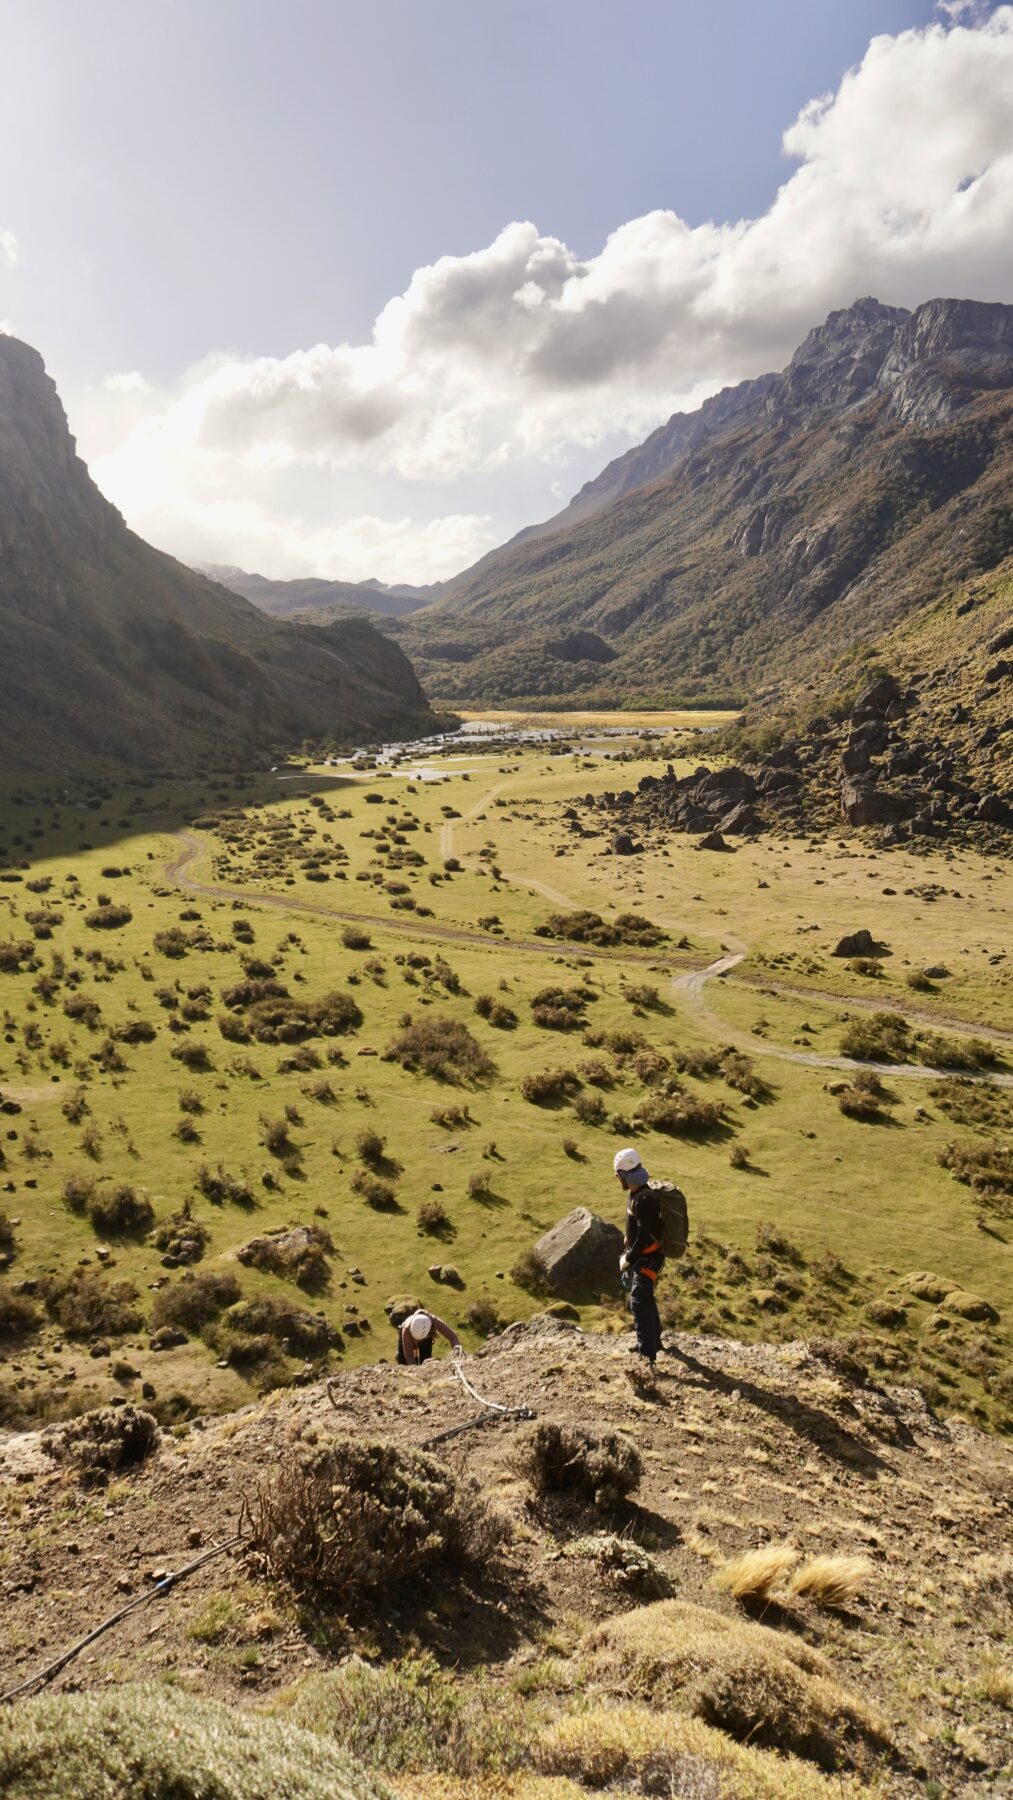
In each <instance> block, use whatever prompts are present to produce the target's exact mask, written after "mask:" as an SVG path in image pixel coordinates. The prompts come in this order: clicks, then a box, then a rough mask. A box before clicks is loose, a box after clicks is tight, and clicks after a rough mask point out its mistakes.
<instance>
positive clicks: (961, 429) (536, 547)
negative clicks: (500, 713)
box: [385, 299, 1013, 705]
mask: <svg viewBox="0 0 1013 1800" xmlns="http://www.w3.org/2000/svg"><path fill="white" fill-rule="evenodd" d="M1011 474H1013V307H1010V306H1004V305H990V304H984V303H980V302H976V301H968V300H946V299H942V300H930V301H927V302H926V303H925V304H924V305H922V306H919V307H917V308H916V309H915V310H914V311H908V310H907V309H905V308H903V307H894V306H884V305H882V304H881V303H880V302H879V301H877V300H874V299H863V300H859V301H857V302H856V303H855V304H854V305H853V306H851V307H849V308H847V309H846V310H844V311H840V312H835V313H831V314H830V316H829V318H828V319H827V320H826V321H825V322H824V323H823V324H822V325H820V326H819V327H817V328H816V329H815V330H813V331H812V332H810V334H809V336H808V337H807V338H806V340H805V342H804V343H803V344H802V345H801V346H800V348H799V349H798V350H797V351H796V353H795V355H794V356H793V357H792V359H791V361H790V363H789V365H788V367H787V368H786V369H785V370H784V371H783V372H782V373H781V374H771V375H762V376H760V377H759V378H758V379H756V380H752V381H745V382H742V383H740V384H739V385H738V386H736V387H733V388H728V389H725V390H724V391H723V392H722V393H720V394H717V395H715V396H714V397H713V398H712V399H710V400H708V401H707V402H705V404H704V405H703V406H702V407H701V408H700V409H699V410H698V411H696V412H693V413H677V414H676V415H674V417H673V418H671V419H670V420H669V421H668V423H667V424H666V425H664V426H662V427H661V428H660V429H659V430H658V431H656V432H654V433H653V435H652V436H651V437H649V438H648V439H647V441H646V442H645V443H644V444H641V445H639V446H638V447H637V448H635V449H633V450H630V451H629V452H628V453H627V454H626V455H625V456H622V457H620V458H619V459H618V460H617V461H615V462H613V463H611V464H610V465H609V466H608V468H606V469H605V470H604V471H603V472H602V474H601V475H599V476H598V477H597V478H596V479H595V480H594V481H592V482H589V483H588V484H587V485H586V486H585V487H583V488H582V489H581V490H580V492H579V493H578V494H577V495H576V496H575V498H574V499H573V500H572V501H571V503H570V505H569V506H568V507H566V508H565V510H564V511H563V512H562V513H560V514H559V515H558V516H557V517H555V518H553V519H550V520H549V521H547V522H546V523H545V524H543V525H540V526H537V527H535V528H533V529H529V530H527V531H525V532H522V533H521V534H520V535H519V536H518V537H516V538H514V539H513V540H512V541H511V542H510V543H508V544H506V545H504V546H503V547H502V548H500V549H499V550H495V551H493V552H491V553H490V554H488V555H487V556H485V557H484V558H483V559H482V560H481V561H480V562H478V563H476V564H475V565H474V567H473V568H471V569H469V570H467V571H465V572H464V573H463V574H461V575H459V576H457V577H456V578H455V579H454V580H453V581H451V582H449V583H448V584H446V585H445V586H444V587H443V589H442V591H441V592H440V594H439V595H438V597H437V598H436V599H435V600H434V602H433V604H431V605H429V606H427V607H425V608H424V609H423V610H420V611H418V612H416V613H414V614H413V615H412V616H411V617H409V618H407V619H404V620H401V621H397V622H392V623H391V624H390V625H388V626H387V627H385V629H388V630H391V631H392V632H394V633H396V635H397V637H398V640H399V641H400V643H401V644H402V645H403V646H404V648H405V649H406V651H407V652H408V654H409V656H410V657H411V658H412V660H413V662H414V664H415V666H416V668H417V669H418V670H419V673H420V675H421V677H422V679H423V680H424V681H425V682H426V684H427V687H428V688H429V691H430V692H432V693H435V694H438V695H439V696H440V697H441V699H444V700H447V701H450V702H451V703H452V702H453V701H454V700H455V699H456V700H461V701H464V700H468V701H472V702H482V703H489V702H495V701H499V702H503V701H512V702H514V703H517V702H520V701H525V700H529V701H531V700H533V701H536V702H539V703H544V701H545V700H546V699H554V698H558V697H559V696H562V695H572V694H574V693H579V695H580V698H581V704H587V703H589V702H592V701H594V702H598V703H608V704H613V705H615V704H621V703H624V702H638V701H639V702H643V701H645V700H654V701H659V702H668V703H687V704H690V705H693V704H696V705H702V704H712V705H718V704H722V703H724V704H732V705H734V704H740V703H742V702H743V701H745V700H747V699H755V698H756V697H757V696H758V695H762V694H764V693H773V692H774V691H775V690H777V689H779V688H781V687H782V686H783V684H784V683H785V682H786V681H787V682H791V681H797V680H800V679H806V678H808V677H812V676H815V675H817V674H819V673H820V672H824V671H826V669H827V668H828V667H830V666H831V665H832V664H834V663H835V662H836V661H837V660H838V659H839V658H840V657H841V656H847V655H849V654H853V653H855V652H856V651H857V650H858V649H859V648H860V647H861V646H862V645H863V644H868V643H870V642H875V641H876V640H877V639H878V638H879V637H880V636H881V635H882V634H883V633H884V632H886V631H889V630H891V629H892V628H893V627H895V626H897V625H898V624H899V623H900V622H901V621H903V620H904V619H906V618H908V617H910V616H911V615H912V614H914V613H916V612H917V610H918V609H919V608H920V607H922V606H924V605H926V604H927V603H929V602H931V601H933V600H935V599H936V598H937V597H938V596H939V594H940V593H942V592H945V591H947V590H950V589H953V588H955V587H956V586H957V585H959V584H960V583H961V582H964V581H966V580H968V579H970V578H973V577H976V576H979V575H981V574H983V573H985V572H987V571H989V570H993V569H996V568H997V567H998V566H999V565H1000V564H1001V563H1002V562H1003V560H1004V559H1005V558H1006V557H1007V556H1009V554H1010V552H1011V551H1013V505H1011V496H1010V485H1011Z"/></svg>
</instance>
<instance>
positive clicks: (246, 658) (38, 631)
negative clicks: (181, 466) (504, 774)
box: [0, 337, 433, 778]
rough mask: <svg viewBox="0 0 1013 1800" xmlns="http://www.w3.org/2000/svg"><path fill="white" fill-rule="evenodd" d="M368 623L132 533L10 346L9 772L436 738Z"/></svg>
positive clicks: (4, 618) (5, 711)
mask: <svg viewBox="0 0 1013 1800" xmlns="http://www.w3.org/2000/svg"><path fill="white" fill-rule="evenodd" d="M432 725H433V716H432V714H431V712H430V710H429V707H428V703H427V701H426V698H425V695H424V694H423V692H422V689H421V687H420V685H419V683H418V681H417V679H416V677H415V674H414V672H413V670H412V668H411V666H410V664H409V663H408V661H407V659H406V658H405V656H404V655H403V653H402V652H401V650H399V649H398V647H397V646H396V645H395V644H393V643H392V642H391V641H390V639H389V638H386V637H382V636H381V635H380V633H379V632H377V631H376V630H375V629H374V627H373V626H372V625H371V624H369V623H367V622H366V621H365V620H361V619H353V620H347V621H343V622H338V623H333V624H328V625H321V624H306V625H304V624H291V623H286V622H283V621H279V620H274V619H270V618H267V617H266V616H265V615H264V613H263V612H261V611H258V609H257V608H256V607H254V606H252V605H251V604H250V603H249V602H248V601H246V600H244V599H241V598H239V597H237V596H236V595H235V594H234V593H231V592H229V591H228V590H227V589H226V588H225V587H223V586H222V585H220V584H218V583H215V582H213V581H210V580H208V579H207V578H206V577H205V576H202V575H199V574H197V573H195V572H194V571H193V570H191V569H188V568H185V567H184V566H183V565H182V564H181V563H178V562H176V561H175V560H174V559H173V558H172V557H171V556H166V555H163V554H162V552H161V551H158V550H155V549H153V548H152V547H151V546H150V545H149V544H146V543H144V542H143V540H142V539H141V538H139V537H137V536H135V534H134V533H133V532H132V531H130V530H128V528H127V526H126V525H125V524H124V522H123V519H122V518H121V516H120V514H119V513H118V512H117V511H116V509H115V508H114V507H113V506H111V505H110V504H109V502H108V501H107V500H105V499H104V498H103V496H102V495H101V494H100V493H99V491H98V489H97V488H96V487H95V485H94V483H93V482H92V480H91V478H90V476H89V474H88V471H87V469H86V467H85V465H84V463H83V462H82V461H81V459H80V458H79V457H78V456H77V454H76V450H75V446H74V440H73V438H72V437H71V435H70V432H69V430H68V426H67V420H66V417H65V414H64V411H63V407H62V406H61V404H60V400H59V397H58V395H57V392H56V388H55V386H54V384H53V382H52V381H51V380H50V378H49V376H48V375H47V374H46V371H45V367H44V365H43V362H42V358H41V357H40V356H39V354H38V352H37V351H35V350H33V349H32V348H30V346H29V345H27V344H24V343H22V342H20V341H19V340H18V339H16V338H13V337H0V766H2V769H3V772H4V775H5V777H10V776H14V777H15V778H17V777H21V776H24V775H27V774H29V773H42V774H47V775H50V774H61V775H70V774H72V773H75V772H77V771H79V770H91V769H99V768H104V769H107V770H112V769H115V768H117V767H119V768H122V767H123V766H125V765H128V766H129V767H130V768H131V769H132V770H133V771H139V770H150V771H154V770H178V771H186V770H190V769H194V768H198V767H201V766H206V765H207V764H208V763H209V762H213V763H222V762H229V763H235V762H237V761H239V760H240V759H245V758H249V757H252V756H256V755H259V754H262V753H267V754H270V753H272V752H273V751H275V750H283V749H285V748H287V747H291V746H301V745H302V743H303V742H304V740H310V741H312V742H314V743H335V744H337V743H348V742H356V741H358V740H361V739H363V738H370V737H376V736H380V735H391V734H393V733H395V732H396V733H399V734H400V733H410V732H417V731H420V730H423V731H424V730H427V729H431V727H432Z"/></svg>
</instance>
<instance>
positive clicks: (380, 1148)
mask: <svg viewBox="0 0 1013 1800" xmlns="http://www.w3.org/2000/svg"><path fill="white" fill-rule="evenodd" d="M355 1148H356V1150H357V1151H358V1154H359V1155H360V1156H361V1158H362V1160H363V1162H364V1163H365V1164H366V1167H367V1168H368V1169H374V1170H375V1169H379V1168H382V1167H383V1163H384V1160H385V1158H384V1152H385V1150H386V1148H387V1140H386V1138H384V1137H381V1136H380V1133H379V1132H378V1131H368V1130H367V1131H360V1132H359V1134H358V1136H357V1137H356V1140H355Z"/></svg>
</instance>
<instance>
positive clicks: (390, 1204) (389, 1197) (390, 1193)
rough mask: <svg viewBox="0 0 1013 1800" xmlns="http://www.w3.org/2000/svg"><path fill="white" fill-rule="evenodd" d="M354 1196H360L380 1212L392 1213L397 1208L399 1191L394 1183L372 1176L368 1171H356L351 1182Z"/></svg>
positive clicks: (350, 1185)
mask: <svg viewBox="0 0 1013 1800" xmlns="http://www.w3.org/2000/svg"><path fill="white" fill-rule="evenodd" d="M348 1185H349V1187H350V1188H351V1190H352V1192H353V1194H360V1195H361V1196H362V1198H363V1200H365V1201H366V1203H367V1205H369V1206H375V1207H376V1209H377V1211H378V1212H392V1211H393V1210H394V1208H395V1207H396V1206H397V1189H396V1187H395V1186H394V1183H393V1182H392V1181H384V1180H383V1178H382V1177H381V1176H379V1175H372V1174H370V1171H369V1170H368V1169H356V1170H355V1171H354V1173H353V1174H352V1176H351V1178H350V1180H349V1184H348Z"/></svg>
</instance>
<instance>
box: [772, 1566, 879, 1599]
mask: <svg viewBox="0 0 1013 1800" xmlns="http://www.w3.org/2000/svg"><path fill="white" fill-rule="evenodd" d="M871 1574H872V1564H871V1562H870V1561H869V1559H868V1557H867V1556H814V1557H813V1558H812V1561H811V1562H807V1563H804V1564H803V1566H802V1568H801V1569H798V1570H797V1571H796V1573H795V1574H794V1575H793V1576H792V1580H791V1591H792V1593H793V1594H797V1595H799V1596H800V1597H803V1598H804V1599H806V1600H815V1602H816V1604H817V1606H831V1607H840V1606H850V1605H851V1604H852V1602H853V1601H855V1600H857V1599H858V1596H859V1594H860V1593H861V1592H862V1589H863V1588H864V1586H865V1583H866V1581H867V1580H868V1578H869V1576H870V1575H871Z"/></svg>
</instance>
